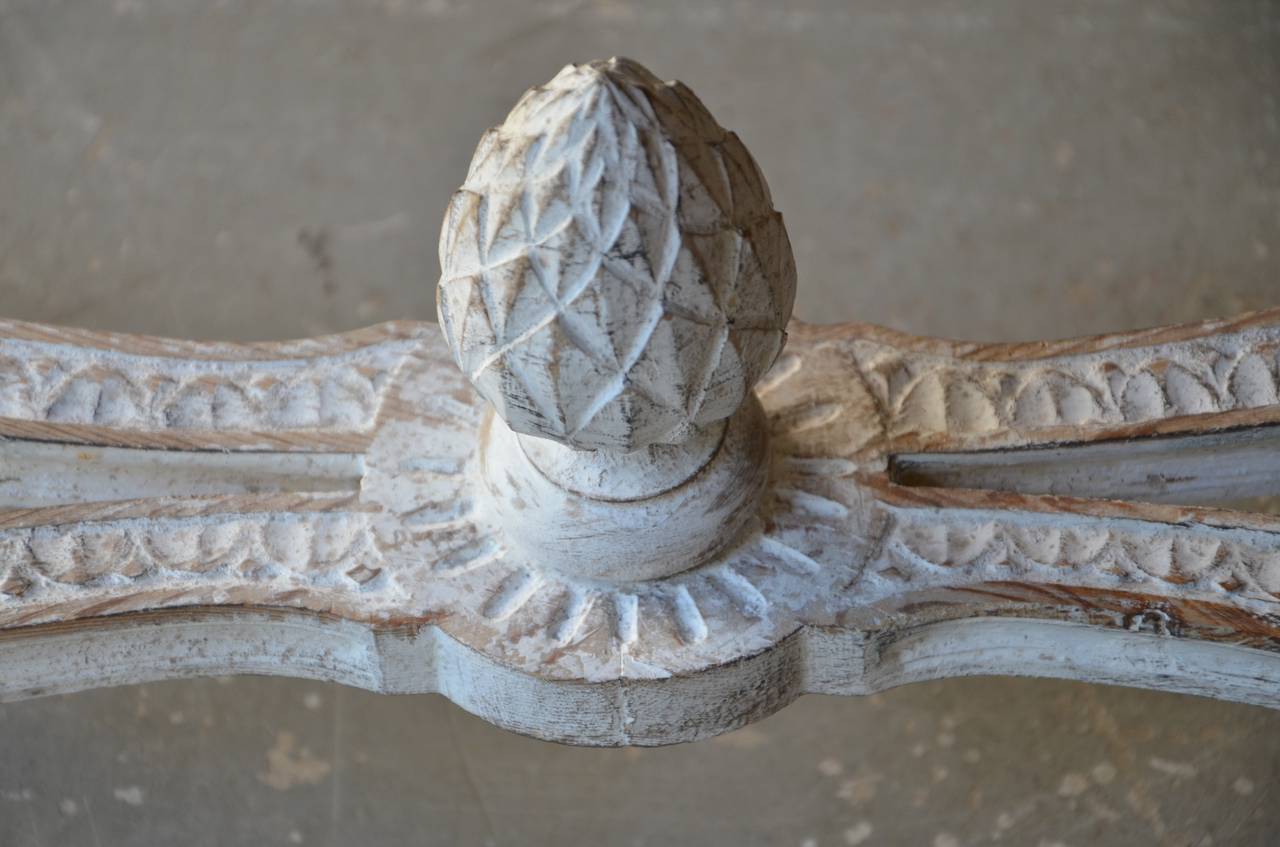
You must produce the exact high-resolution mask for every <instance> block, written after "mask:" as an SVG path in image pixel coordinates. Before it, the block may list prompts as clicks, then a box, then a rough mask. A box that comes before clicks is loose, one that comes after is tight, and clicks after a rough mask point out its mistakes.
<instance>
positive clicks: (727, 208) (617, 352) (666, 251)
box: [438, 59, 795, 452]
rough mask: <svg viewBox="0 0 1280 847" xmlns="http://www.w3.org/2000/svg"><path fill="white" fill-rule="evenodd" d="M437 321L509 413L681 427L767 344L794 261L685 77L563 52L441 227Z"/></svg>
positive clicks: (627, 443) (763, 194)
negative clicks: (575, 58)
mask: <svg viewBox="0 0 1280 847" xmlns="http://www.w3.org/2000/svg"><path fill="white" fill-rule="evenodd" d="M440 263H441V267H442V268H443V275H442V277H441V280H440V288H439V294H438V306H439V315H440V323H441V325H442V326H443V328H444V332H445V335H446V337H447V338H448V341H449V345H450V347H451V348H452V350H453V354H454V357H455V358H456V360H457V362H458V365H459V366H460V367H461V368H462V369H463V370H464V371H465V372H466V373H467V375H468V376H469V377H470V379H471V381H472V383H473V384H474V385H475V387H476V389H477V390H478V391H479V392H480V393H481V394H482V395H483V396H484V397H485V398H486V399H487V400H488V401H489V402H490V403H492V404H493V405H494V407H495V408H496V409H497V411H498V413H499V414H500V415H501V416H502V417H503V418H504V419H505V420H506V422H507V424H508V425H509V426H510V427H511V428H512V429H513V430H515V431H517V432H522V433H527V434H530V435H537V436H542V437H545V438H550V439H553V440H555V441H559V442H561V443H562V444H567V445H569V446H571V447H575V448H579V449H603V450H610V451H623V452H629V451H632V450H636V449H639V448H641V447H645V446H648V445H651V444H670V443H680V442H683V441H685V440H686V439H688V438H689V437H690V436H691V435H692V434H693V433H695V432H696V431H698V430H700V429H702V428H704V427H706V426H707V425H708V424H711V423H715V422H716V421H719V420H722V419H724V418H727V417H729V416H730V415H732V414H733V413H734V411H736V410H737V408H738V406H739V405H740V404H741V403H742V402H743V400H744V399H745V398H746V396H747V393H748V392H749V391H750V390H751V387H752V385H753V384H754V383H755V381H756V380H757V379H758V378H759V377H760V376H761V375H762V374H763V373H764V372H765V371H766V370H767V369H768V368H769V366H770V365H771V364H772V363H773V361H774V359H775V358H776V357H777V355H778V352H779V351H780V350H781V349H782V344H783V341H784V340H785V337H786V333H785V327H786V324H787V320H788V318H789V317H790V315H791V307H792V303H793V301H794V298H795V264H794V260H793V258H792V255H791V245H790V242H789V241H788V239H787V234H786V230H785V229H784V227H783V224H782V217H781V215H779V214H778V213H777V212H775V211H774V209H773V204H772V200H771V199H770V197H769V189H768V186H767V185H766V184H765V181H764V177H762V176H761V175H760V171H759V169H758V168H757V167H756V163H755V161H754V160H753V159H752V158H751V155H750V154H749V153H748V152H747V150H746V148H745V147H743V145H742V142H741V141H739V140H738V137H737V136H736V135H734V134H733V133H731V132H726V131H725V130H724V129H722V128H721V127H720V125H719V124H717V123H716V121H715V119H714V118H712V117H711V114H710V113H709V112H708V111H707V109H706V107H705V106H703V105H702V103H701V102H700V101H699V100H698V99H697V98H696V97H695V96H694V95H693V93H692V92H690V91H689V90H688V89H687V88H685V87H684V85H682V84H681V83H678V82H677V83H665V82H662V81H661V80H659V79H658V78H657V77H655V76H654V75H653V74H651V73H650V72H649V71H648V70H646V69H645V68H643V67H641V66H640V65H639V64H637V63H635V62H632V61H629V60H626V59H610V60H608V61H603V62H592V63H590V64H586V65H569V66H568V67H566V68H565V69H564V70H562V71H561V72H560V73H559V74H557V75H556V77H555V79H553V80H551V82H550V83H548V84H547V85H545V86H541V87H538V88H534V89H532V90H530V91H529V92H527V93H526V94H525V95H524V97H523V98H521V100H520V102H519V103H518V104H516V107H515V108H514V109H513V110H512V111H511V114H510V115H508V116H507V119H506V122H505V123H503V125H502V126H500V127H498V128H496V129H491V130H489V131H488V132H487V133H486V134H485V135H484V137H483V138H482V139H481V141H480V145H479V147H478V148H477V150H476V154H475V158H474V159H473V160H472V163H471V169H470V172H469V173H468V174H467V180H466V182H465V183H464V185H463V186H462V188H461V189H459V190H458V191H457V192H456V193H455V194H454V196H453V199H452V202H451V203H450V205H449V210H448V213H447V214H446V216H445V221H444V227H443V230H442V232H441V235H440Z"/></svg>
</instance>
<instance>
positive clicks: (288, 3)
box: [0, 0, 1280, 847]
mask: <svg viewBox="0 0 1280 847" xmlns="http://www.w3.org/2000/svg"><path fill="white" fill-rule="evenodd" d="M611 54H624V55H630V56H632V57H634V58H637V59H640V60H641V61H644V62H645V63H647V64H649V65H650V66H651V67H652V68H653V69H654V70H655V71H656V72H658V73H659V74H660V75H662V76H666V77H678V78H681V79H683V80H685V81H686V82H687V83H689V84H690V85H691V86H692V87H693V88H694V89H695V90H696V91H698V92H699V94H700V95H701V96H702V97H703V99H704V100H705V101H706V102H707V104H708V105H709V106H710V108H711V109H712V110H713V112H715V114H716V115H717V116H718V117H719V118H720V120H721V122H722V123H724V124H726V125H727V126H730V127H732V128H734V129H736V130H737V131H738V132H739V134H740V135H741V136H742V137H743V139H744V140H745V141H746V143H747V144H748V146H749V147H750V148H751V149H752V150H753V151H754V152H755V154H756V156H757V158H758V160H759V161H760V163H761V166H762V167H763V169H764V171H765V173H766V174H767V175H768V177H769V180H770V182H771V184H772V186H773V192H774V197H775V200H776V202H777V204H778V206H779V207H780V208H781V209H782V210H783V211H784V212H785V213H786V215H787V221H788V226H789V228H790V231H791V235H792V239H793V241H794V243H795V246H796V252H797V261H798V264H799V268H800V274H801V292H800V297H799V303H798V313H799V315H800V316H801V317H804V318H806V319H811V320H824V321H829V320H845V319H859V320H867V321H874V322H879V323H885V324H889V325H892V326H895V327H898V328H901V329H906V330H911V331H916V332H924V333H936V334H944V335H950V336H959V337H967V338H987V339H1017V338H1030V337H1044V336H1061V335H1067V334H1079V333H1092V332H1102V331H1108V330H1116V329H1121V328H1125V327H1132V326H1139V325H1148V324H1153V323H1161V322H1169V321H1181V320H1190V319H1195V318H1200V317H1207V316H1210V315H1219V314H1224V313H1229V312H1233V311H1238V310H1243V309H1249V308H1258V307H1262V306H1265V305H1274V304H1276V303H1277V302H1280V104H1278V100H1280V4H1277V3H1274V2H1264V0H1254V1H1253V2H1248V0H1240V2H1222V3H1216V4H1210V3H1203V2H1172V1H1171V0H1153V2H1146V3H1141V4H1139V3H1118V2H1081V1H1080V0H1074V1H1073V2H1055V3H1053V4H1047V3H1035V4H1032V3H1026V2H1021V0H1006V1H1005V2H999V0H989V1H987V2H956V3H947V2H939V1H938V0H930V1H929V2H917V3H912V4H909V8H908V7H907V4H902V3H900V2H889V0H885V2H857V3H842V2H836V0H829V2H819V0H805V2H789V3H785V4H784V3H779V2H769V0H743V2H729V0H713V1H712V2H707V1H706V0H702V1H701V2H676V1H675V0H648V2H644V3H635V4H633V3H624V2H621V1H620V0H582V2H544V1H541V0H540V1H539V2H528V1H527V0H526V2H517V0H505V2H495V0H485V1H484V2H478V1H477V0H472V1H471V2H466V3H463V2H454V0H421V2H420V1H419V0H402V2H396V0H386V2H373V0H369V2H338V0H328V1H327V2H326V0H312V1H311V2H303V1H302V0H275V2H270V3H261V2H259V3H253V2H248V0H224V2H218V3H210V2H206V0H199V1H198V2H197V0H166V2H158V0H157V1H156V2H152V0H115V2H98V3H88V2H74V3H72V2H49V1H48V0H46V2H37V0H30V2H23V0H0V313H3V314H4V315H6V316H9V317H16V318H25V319H31V320H41V321H51V322H58V323H66V324H75V325H81V326H91V327H96V328H102V329H113V330H125V331H136V332H149V333H160V334H170V335H180V336H194V337H222V338H235V339H248V338H278V337H287V336H298V335H308V334H313V333H319V332H326V331H332V330H342V329H349V328H353V327H356V326H360V325H364V324H368V323H373V322H376V321H380V320H385V319H389V318H422V319H430V318H432V317H433V316H434V305H433V283H434V277H435V275H436V273H437V263H436V258H435V249H436V248H435V241H436V234H437V231H438V225H439V223H438V222H439V219H440V215H441V212H442V210H443V207H444V204H445V201H446V199H447V197H448V193H449V192H450V190H451V189H452V188H453V187H454V186H455V185H456V184H457V183H458V182H459V181H460V180H461V178H462V176H463V174H464V173H465V170H466V165H467V161H468V159H469V157H470V154H471V149H472V147H473V145H474V143H475V141H476V139H477V138H478V137H479V135H480V133H481V131H482V130H483V129H484V128H485V127H487V126H489V125H491V124H494V123H497V122H498V121H500V120H501V118H502V116H503V115H504V114H505V112H506V110H507V109H508V108H509V107H510V105H511V104H512V103H513V102H514V100H515V99H516V97H517V96H518V95H519V94H520V92H521V91H522V90H523V89H524V88H525V87H527V86H528V85H531V84H533V83H537V82H541V81H543V80H545V79H547V78H549V77H550V76H551V75H552V74H554V72H555V71H556V70H557V69H558V67H559V66H560V65H561V64H563V63H564V62H566V61H570V60H583V59H589V58H595V57H601V56H608V55H611ZM1278 777H1280V715H1277V714H1273V713H1270V712H1266V711H1263V710H1260V709H1255V708H1249V707H1244V706H1232V705H1225V704H1218V703H1213V702H1209V701H1205V700H1198V699H1194V698H1189V697H1179V696H1173V695H1161V694H1154V693H1147V692H1137V691H1127V690H1122V689H1112V688H1103V687H1088V686H1082V685H1075V684H1067V683H1060V682H1044V681H1030V680H1011V679H981V680H978V679H975V680H956V681H951V682H946V683H932V684H926V685H919V686H914V687H910V688H905V689H900V690H898V691H895V692H891V693H887V694H884V695H881V696H878V697H873V698H867V699H863V700H839V699H829V698H809V699H808V700H805V701H802V702H800V703H798V704H796V705H794V706H792V707H790V708H789V709H787V710H786V711H784V712H783V713H781V714H780V715H778V716H776V717H774V718H771V719H769V720H767V721H764V722H763V723H760V724H758V725H756V726H753V727H750V728H748V729H745V730H742V731H740V732H737V733H734V734H731V735H728V736H725V737H723V738H721V739H717V740H715V741H710V742H706V743H703V744H699V745H694V746H688V747H682V748H670V749H663V750H649V751H635V750H619V751H596V750H577V749H570V748H562V747H556V746H553V745H548V744H543V743H539V742H535V741H530V740H527V739H523V738H519V737H516V736H512V735H509V734H506V733H503V732H501V731H499V730H496V729H494V728H492V727H489V726H488V725H486V724H483V723H481V722H480V721H477V720H475V719H473V718H471V717H469V716H467V715H466V714H464V713H462V712H461V711H459V710H458V709H456V708H454V707H453V706H451V705H450V704H448V703H446V702H444V701H442V700H440V699H438V698H432V697H415V698H381V697H375V696H372V695H368V694H365V693H362V692H359V691H354V690H349V689H341V688H337V687H322V686H317V685H315V684H311V683H301V682H292V681H284V680H270V679H236V680H200V681H193V682H184V683H166V684H158V685H149V686H141V687H135V688H126V689H117V690H110V691H100V692H95V693H90V694H82V695H78V696H74V697H65V698H50V699H45V700H39V701H33V702H28V703H22V704H15V705H9V706H5V707H0V845H5V847H8V846H9V845H28V844H30V845H81V844H83V845H160V844H184V845H206V844H208V845H214V844H253V845H257V844H315V845H347V844H360V845H362V847H379V845H392V844H395V845H400V844H430V845H436V844H465V845H469V844H493V845H508V844H510V845H539V844H573V845H576V844H592V845H595V844H603V845H613V844H618V845H642V844H664V845H665V844H708V845H711V844H714V845H721V844H724V845H729V844H732V845H757V844H770V845H772V844H779V845H792V846H793V847H802V845H814V847H817V846H818V845H856V844H868V845H869V844H912V845H915V844H920V845H932V847H957V845H972V844H993V843H1002V844H1013V845H1032V847H1037V845H1039V847H1050V846H1051V845H1072V847H1076V845H1086V844H1089V845H1119V844H1126V845H1127V844H1133V843H1144V844H1160V845H1202V846H1204V845H1211V844H1213V845H1224V844H1245V845H1254V844H1256V845H1265V844H1275V843H1277V841H1280V804H1278V803H1277V802H1276V801H1277V799H1278V794H1280V792H1277V785H1278V783H1277V778H1278Z"/></svg>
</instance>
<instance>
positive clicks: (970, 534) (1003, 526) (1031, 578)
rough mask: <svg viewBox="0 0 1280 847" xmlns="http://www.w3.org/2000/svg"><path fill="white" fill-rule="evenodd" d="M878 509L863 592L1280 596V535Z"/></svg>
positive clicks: (1104, 521)
mask: <svg viewBox="0 0 1280 847" xmlns="http://www.w3.org/2000/svg"><path fill="white" fill-rule="evenodd" d="M877 511H878V512H879V513H880V514H881V515H882V516H883V519H884V520H886V521H887V523H886V530H885V535H884V541H883V544H882V546H881V552H880V555H879V556H878V557H876V559H874V560H873V561H871V562H870V563H868V565H867V568H866V570H865V571H864V572H863V577H862V584H861V585H860V586H859V587H858V589H857V590H858V592H859V593H867V594H885V593H889V592H896V591H901V590H902V589H903V587H904V586H938V585H946V586H955V585H961V584H968V583H978V582H1000V581H1015V580H1016V581H1024V582H1029V583H1060V584H1067V585H1087V586H1097V587H1113V588H1120V589H1124V590H1139V589H1140V590H1142V591H1147V592H1153V591H1154V592H1157V593H1160V594H1163V595H1169V596H1186V597H1198V598H1204V597H1213V596H1214V595H1217V596H1219V597H1221V596H1223V595H1231V596H1232V597H1233V598H1234V599H1236V600H1257V601H1263V602H1265V603H1267V604H1273V603H1274V602H1275V600H1276V598H1277V597H1280V534H1277V533H1272V532H1263V531H1258V530H1245V529H1229V530H1228V529H1215V528H1212V527H1205V526H1193V527H1188V526H1179V525H1175V524H1161V523H1156V522H1153V521H1141V520H1125V519H1116V518H1111V519H1096V520H1093V521H1088V520H1083V519H1081V518H1079V517H1074V516H1071V517H1068V516H1063V515H1044V514H1037V513H1033V512H996V511H985V510H971V509H946V510H945V515H944V514H942V513H941V512H939V511H938V510H935V509H925V508H901V507H896V506H886V505H883V504H880V505H878V506H877Z"/></svg>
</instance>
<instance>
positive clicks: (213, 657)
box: [0, 60, 1280, 745]
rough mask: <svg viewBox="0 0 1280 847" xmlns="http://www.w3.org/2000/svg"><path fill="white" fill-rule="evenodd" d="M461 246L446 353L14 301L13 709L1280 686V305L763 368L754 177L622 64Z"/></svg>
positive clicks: (4, 696) (567, 729)
mask: <svg viewBox="0 0 1280 847" xmlns="http://www.w3.org/2000/svg"><path fill="white" fill-rule="evenodd" d="M442 241H443V245H442V254H443V255H442V259H443V264H444V279H443V281H442V282H441V286H440V313H441V315H440V316H441V319H442V323H443V324H444V327H445V335H446V337H445V338H442V337H441V335H440V333H439V332H438V331H437V328H436V327H434V326H430V325H427V324H419V323H413V322H397V323H394V324H387V325H384V326H382V327H374V328H370V329H367V330H362V331H359V332H355V333H350V334H347V335H343V336H335V337H329V338H318V339H309V340H303V341H296V342H280V343H271V344H222V343H208V342H189V341H177V340H173V339H162V338H141V337H135V336H123V335H115V334H110V333H94V332H86V331H82V330H75V329H66V328H59V327H50V326H41V325H36V324H25V323H20V322H14V321H4V320H0V701H4V700H9V699H17V698H22V697H29V696H37V695H40V694H48V693H54V692H67V691H75V690H78V689H81V688H85V687H91V686H97V685H115V684H120V683H127V682H140V681H144V680H149V679H162V678H170V677H181V676H189V675H193V674H207V673H219V674H221V673H271V674H290V675H295V676H300V677H305V678H309V679H327V680H338V681H341V682H344V683H347V684H350V685H357V686H362V687H365V688H369V689H372V690H376V691H385V692H403V693H410V692H425V691H436V692H440V693H443V694H445V695H447V696H448V697H450V698H451V699H453V700H454V701H455V702H456V703H458V704H459V705H461V706H462V707H463V708H466V709H468V710H470V711H472V712H474V713H475V714H478V715H480V716H482V717H484V718H486V719H488V720H491V721H494V722H495V723H498V724H499V725H502V726H506V727H510V728H512V729H515V730H518V731H520V732H525V733H530V734H533V735H538V736H540V737H543V738H551V739H556V740H560V741H571V742H575V743H581V744H610V745H613V744H666V743H671V742H674V741H687V740H693V739H696V738H702V737H706V736H708V735H712V734H715V733H718V732H723V731H725V730H728V729H732V728H734V727H737V726H741V725H742V724H744V723H746V722H748V721H751V720H755V719H756V718H760V717H763V716H764V715H766V714H768V713H770V712H772V711H774V710H775V709H778V708H780V707H781V706H783V705H785V704H786V703H788V702H789V701H791V700H792V699H794V698H795V697H797V696H799V695H800V694H802V693H804V692H823V693H828V694H865V693H869V692H872V691H878V690H881V689H884V688H887V687H890V686H893V685H898V684H903V683H907V682H916V681H920V680H924V679H932V678H938V677H946V676H958V675H971V674H975V673H984V674H1017V675H1028V674H1030V675H1041V676H1051V677H1068V678H1073V679H1082V680H1095V681H1104V682H1110V683H1123V684H1128V685H1137V686H1147V687H1153V688H1159V689H1164V690H1171V691H1183V692H1191V693H1196V694H1209V695H1212V696H1217V697H1221V698H1224V699H1229V700H1239V701H1242V702H1248V703H1258V704H1263V705H1268V706H1273V707H1276V708H1280V517H1277V516H1276V515H1275V514H1266V513H1262V512H1259V511H1257V509H1258V508H1259V507H1258V505H1257V504H1256V502H1255V503H1253V504H1251V503H1250V502H1243V503H1242V502H1240V501H1239V498H1243V497H1264V496H1272V495H1275V494H1276V480H1277V479H1280V358H1278V357H1277V351H1278V350H1280V309H1276V310H1273V311H1270V312H1260V313H1256V314H1252V315H1243V316H1239V317H1236V318H1232V319H1229V320H1223V321H1212V322H1209V323H1205V324H1201V325H1195V326H1185V327H1168V328H1164V329H1158V330H1145V331H1141V332H1136V333H1131V334H1125V335H1116V336H1106V337H1099V338H1092V339H1081V340H1072V341H1063V342H1029V343H1022V344H1012V345H1002V344H994V345H979V344H972V343H965V342H950V341H943V340H938V339H922V338H913V337H910V336H905V335H902V334H900V333H897V332H893V331H891V330H887V329H883V328H880V327H874V326H867V325H862V324H846V325H843V326H825V327H815V326H806V325H804V324H801V323H798V322H795V323H792V324H791V326H790V328H789V329H790V332H791V340H790V344H789V346H788V349H787V351H786V353H785V354H783V355H782V356H781V357H777V353H778V350H779V349H780V348H781V346H782V341H783V327H784V324H785V323H786V320H787V317H788V315H789V314H790V312H791V305H792V295H793V288H794V282H795V272H794V268H793V265H792V259H791V252H790V249H789V247H788V244H787V238H786V234H785V232H784V231H783V228H782V223H781V220H780V218H779V217H778V215H777V213H776V212H774V211H773V209H772V207H771V205H770V201H769V196H768V192H767V190H766V189H765V186H764V180H763V179H762V178H761V177H760V174H759V172H758V171H757V169H756V167H755V165H754V163H753V162H752V161H751V158H750V156H748V155H747V153H746V151H745V150H744V149H743V148H742V145H741V143H739V142H738V140H737V139H736V138H735V137H734V136H733V135H732V134H729V133H726V132H724V131H723V130H722V129H720V127H719V126H717V125H716V123H715V121H714V120H712V119H711V117H710V115H708V114H707V112H706V110H705V109H704V108H703V107H702V105H701V104H700V103H699V102H698V101H697V100H696V99H695V98H694V97H693V95H692V94H690V93H689V92H688V91H687V90H685V89H684V88H683V87H682V86H680V85H679V84H672V85H667V84H664V83H661V82H659V81H658V80H657V79H655V78H654V77H653V76H652V75H650V74H649V73H648V72H647V71H645V70H644V69H643V68H641V67H639V66H638V65H635V64H634V63H631V62H626V61H621V60H612V61H609V62H603V63H596V64H591V65H583V66H571V67H569V68H567V69H566V70H565V71H564V72H562V73H561V74H560V75H559V76H557V77H556V79H555V80H553V81H552V82H551V83H550V84H549V85H548V86H546V87H545V88H539V89H534V90H533V91H532V92H530V93H529V94H528V95H527V96H526V97H525V98H524V99H523V100H522V101H521V102H520V104H519V105H518V106H517V107H516V109H515V110H514V111H513V112H512V114H511V117H510V118H508V120H507V122H506V124H505V125H504V126H503V127H501V128H500V129H497V130H494V131H492V132H490V133H489V134H488V135H486V136H485V140H484V142H483V143H482V144H481V147H480V151H479V153H477V155H476V160H475V164H474V165H473V167H472V169H471V174H470V176H469V177H468V178H467V182H466V184H465V186H464V187H463V188H462V190H460V191H459V192H458V193H457V195H455V197H454V200H453V204H452V206H451V207H450V212H449V215H448V217H447V219H446V221H445V227H444V236H443V239H442ZM446 338H447V343H446ZM775 357H777V358H778V361H777V363H776V364H774V365H773V367H772V370H770V372H769V374H768V376H766V377H765V378H764V379H762V380H760V382H759V384H758V385H756V386H755V388H754V389H752V384H753V383H755V382H756V379H757V377H759V376H760V373H761V371H762V370H764V369H765V368H766V367H768V366H769V365H770V363H771V362H773V360H774V358H775ZM455 361H456V362H457V363H459V364H461V365H462V366H463V369H464V370H465V373H466V377H468V378H470V380H471V381H472V382H473V383H474V384H475V386H476V388H477V389H478V390H479V393H477V392H476V391H472V390H471V389H470V388H469V387H468V385H467V381H466V379H464V375H463V373H461V372H459V370H458V368H457V367H455ZM481 395H483V396H481ZM486 399H487V400H488V401H489V403H491V404H492V405H493V406H494V407H496V410H497V412H498V413H499V414H500V415H501V418H505V419H506V421H507V423H509V426H508V425H506V424H504V423H503V420H502V419H501V418H499V417H497V416H496V415H495V414H494V413H493V412H492V411H490V410H489V409H487V408H486ZM1151 436H1161V437H1159V438H1155V437H1151ZM582 448H594V449H582ZM1213 503H1227V504H1229V505H1230V506H1231V508H1210V507H1208V505H1210V504H1213ZM1182 504H1199V505H1182ZM1232 509H1253V510H1255V511H1253V512H1249V511H1233V510H1232Z"/></svg>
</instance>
